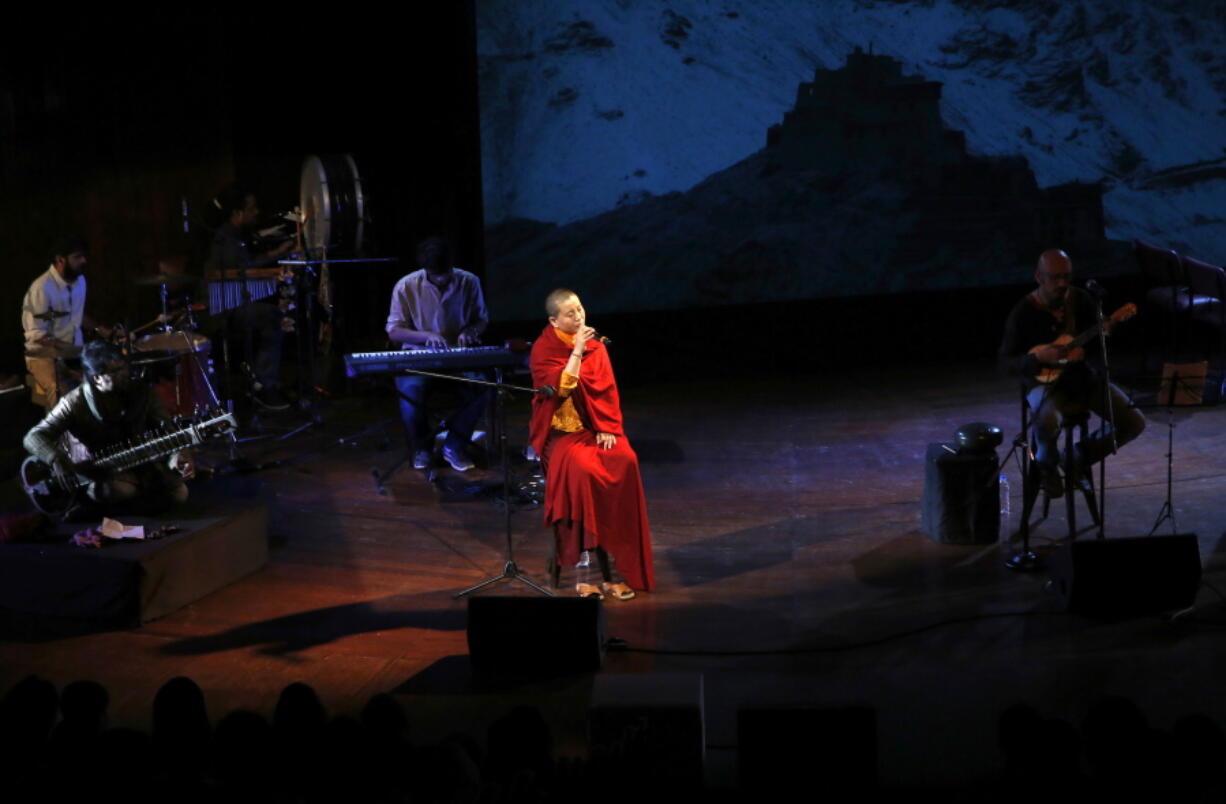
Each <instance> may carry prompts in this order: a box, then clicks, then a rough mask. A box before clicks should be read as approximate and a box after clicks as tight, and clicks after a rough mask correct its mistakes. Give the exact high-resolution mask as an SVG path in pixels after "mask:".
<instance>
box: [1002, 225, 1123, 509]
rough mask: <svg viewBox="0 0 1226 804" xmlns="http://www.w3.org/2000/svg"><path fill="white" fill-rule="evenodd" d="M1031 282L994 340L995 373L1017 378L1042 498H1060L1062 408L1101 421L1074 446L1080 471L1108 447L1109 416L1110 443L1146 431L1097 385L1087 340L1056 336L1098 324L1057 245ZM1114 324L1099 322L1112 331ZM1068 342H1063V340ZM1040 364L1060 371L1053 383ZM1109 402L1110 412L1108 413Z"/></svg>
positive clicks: (1115, 393) (1118, 395) (1097, 370)
mask: <svg viewBox="0 0 1226 804" xmlns="http://www.w3.org/2000/svg"><path fill="white" fill-rule="evenodd" d="M1034 279H1035V282H1036V283H1037V284H1038V287H1036V288H1035V289H1034V290H1033V291H1031V292H1030V293H1028V294H1026V296H1024V297H1023V298H1022V299H1021V300H1020V301H1019V302H1018V303H1017V304H1016V305H1014V307H1013V310H1012V311H1010V313H1009V317H1008V319H1006V321H1005V333H1004V338H1003V339H1002V341H1001V344H1000V352H999V361H1000V367H1001V369H1002V371H1003V372H1004V373H1006V374H1009V375H1011V376H1014V377H1020V378H1021V381H1022V383H1023V385H1024V387H1025V388H1026V400H1027V402H1028V403H1029V405H1030V410H1031V437H1032V438H1033V440H1034V443H1035V445H1036V450H1035V461H1036V462H1037V463H1038V465H1039V468H1040V472H1041V473H1042V477H1043V487H1044V489H1045V490H1046V491H1047V493H1048V496H1049V497H1059V496H1061V495H1062V494H1063V493H1064V486H1063V484H1062V483H1061V480H1060V475H1059V468H1058V467H1059V463H1060V451H1059V447H1058V446H1057V443H1056V440H1057V437H1058V436H1059V433H1060V418H1061V415H1062V414H1064V413H1076V412H1080V411H1084V410H1087V409H1088V410H1091V411H1093V412H1094V413H1096V414H1098V415H1099V416H1100V417H1101V418H1102V421H1103V425H1102V427H1100V428H1099V429H1098V430H1096V431H1095V432H1094V433H1092V434H1091V435H1090V436H1089V438H1087V439H1086V441H1084V442H1082V443H1080V444H1078V445H1077V460H1078V466H1079V468H1080V470H1081V471H1082V472H1085V471H1087V470H1088V469H1089V467H1090V466H1091V465H1093V464H1094V463H1096V462H1097V461H1100V460H1102V459H1103V458H1105V457H1106V456H1107V455H1108V454H1110V453H1111V451H1112V437H1111V426H1110V424H1109V422H1110V421H1111V419H1112V418H1114V420H1115V425H1116V428H1117V429H1116V433H1115V439H1114V440H1115V443H1116V444H1118V445H1119V446H1123V445H1124V444H1127V443H1128V442H1129V441H1131V440H1133V439H1134V438H1136V437H1137V436H1139V435H1140V434H1141V431H1142V430H1144V429H1145V417H1144V416H1142V415H1141V414H1140V412H1139V411H1137V410H1136V409H1135V408H1133V407H1131V406H1130V405H1129V404H1128V397H1127V396H1125V394H1124V393H1123V392H1122V391H1120V389H1119V388H1116V387H1115V386H1114V385H1110V384H1108V383H1106V382H1104V380H1103V377H1102V375H1101V367H1100V366H1099V365H1098V364H1097V362H1098V361H1097V360H1096V358H1097V357H1098V356H1099V351H1098V350H1097V349H1096V348H1094V347H1095V344H1094V343H1093V342H1090V343H1087V344H1086V348H1085V350H1084V355H1085V356H1086V357H1087V359H1081V358H1082V352H1081V350H1070V349H1069V348H1068V347H1067V346H1064V345H1058V344H1056V343H1055V341H1057V340H1060V339H1061V336H1073V335H1077V334H1079V333H1082V332H1084V331H1085V330H1087V329H1090V328H1092V327H1094V326H1095V325H1096V324H1097V317H1096V314H1095V308H1094V302H1093V300H1092V299H1091V298H1090V294H1088V293H1086V292H1085V291H1084V290H1081V289H1080V288H1074V287H1073V286H1072V280H1073V262H1072V260H1070V259H1069V256H1068V254H1065V253H1064V252H1063V251H1061V250H1060V249H1048V250H1047V251H1044V252H1043V253H1042V254H1041V255H1040V256H1039V264H1038V267H1037V268H1036V269H1035V272H1034ZM1113 324H1114V321H1107V322H1106V331H1107V333H1108V334H1110V333H1111V329H1112V327H1113ZM1066 340H1067V339H1066ZM1044 369H1056V370H1059V372H1060V373H1059V377H1058V379H1056V380H1055V381H1053V382H1048V383H1044V382H1040V379H1039V377H1040V374H1041V372H1042V371H1043V370H1044ZM1108 401H1109V404H1110V410H1108V407H1107V406H1108Z"/></svg>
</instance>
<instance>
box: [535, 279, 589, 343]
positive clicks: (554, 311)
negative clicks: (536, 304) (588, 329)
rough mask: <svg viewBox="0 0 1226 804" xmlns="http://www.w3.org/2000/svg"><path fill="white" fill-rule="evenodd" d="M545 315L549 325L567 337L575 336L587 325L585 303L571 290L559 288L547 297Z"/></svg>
mask: <svg viewBox="0 0 1226 804" xmlns="http://www.w3.org/2000/svg"><path fill="white" fill-rule="evenodd" d="M545 313H546V314H547V315H548V316H549V323H550V324H553V326H554V328H556V329H560V330H561V331H563V332H565V333H566V334H567V335H574V334H575V333H576V332H578V331H579V330H581V329H583V327H584V325H585V324H586V323H587V312H586V311H585V310H584V309H583V302H581V301H579V297H578V296H577V295H575V292H574V291H573V290H570V289H569V288H558V289H557V290H555V291H553V292H552V293H550V294H549V295H548V296H546V297H545Z"/></svg>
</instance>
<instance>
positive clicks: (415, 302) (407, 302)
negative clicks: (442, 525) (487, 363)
mask: <svg viewBox="0 0 1226 804" xmlns="http://www.w3.org/2000/svg"><path fill="white" fill-rule="evenodd" d="M417 263H418V265H420V266H422V267H421V268H419V269H418V270H416V271H413V272H412V273H410V274H407V275H406V276H404V277H402V278H401V279H400V281H399V282H397V283H396V287H395V288H394V289H393V290H392V304H391V310H390V311H389V312H388V315H387V336H388V337H389V338H391V339H392V340H393V341H395V342H396V343H398V344H400V346H401V348H402V349H440V348H446V347H456V346H476V345H477V344H479V343H481V333H483V332H485V328H486V327H487V326H489V321H490V317H489V313H488V312H487V311H486V309H485V296H484V295H483V294H482V293H481V280H480V279H478V278H477V277H476V276H475V275H474V274H471V273H469V272H468V271H465V270H463V269H461V268H456V267H454V266H453V265H452V254H451V245H450V244H449V243H448V242H447V240H445V239H444V238H442V237H431V238H428V239H427V240H423V241H422V242H421V243H420V244H419V245H418V246H417ZM455 373H456V374H457V375H459V376H464V377H470V378H474V379H487V375H486V373H485V372H480V371H476V372H474V371H468V372H455ZM444 382H447V381H446V380H439V379H432V378H430V377H423V376H421V375H416V374H405V375H402V376H399V377H397V378H396V390H397V391H399V392H400V415H401V418H402V419H403V420H404V426H405V431H406V434H407V436H408V439H409V449H411V450H412V451H413V466H414V467H415V468H417V469H425V468H426V467H427V466H429V465H430V461H431V459H432V456H433V449H432V446H433V445H432V444H431V443H430V442H429V438H430V432H429V421H428V418H429V410H428V409H427V407H426V396H427V393H428V392H429V391H430V389H431V387H433V386H436V385H437V384H439V383H444ZM449 385H451V386H452V388H453V390H454V391H455V392H456V393H457V394H458V395H459V397H460V403H459V408H458V409H457V410H456V412H455V413H453V414H452V415H450V416H448V417H447V438H446V439H445V440H444V442H443V459H444V460H445V461H447V463H449V464H450V465H451V468H452V469H455V470H456V471H457V472H467V471H468V470H469V469H472V468H473V466H474V464H473V462H472V460H471V459H470V458H469V455H468V444H469V442H470V441H471V440H472V435H473V428H475V427H476V425H477V420H478V419H479V418H481V411H482V409H483V408H484V406H485V401H486V398H487V393H486V390H485V389H484V388H482V387H481V386H476V385H468V384H466V383H459V382H455V383H449Z"/></svg>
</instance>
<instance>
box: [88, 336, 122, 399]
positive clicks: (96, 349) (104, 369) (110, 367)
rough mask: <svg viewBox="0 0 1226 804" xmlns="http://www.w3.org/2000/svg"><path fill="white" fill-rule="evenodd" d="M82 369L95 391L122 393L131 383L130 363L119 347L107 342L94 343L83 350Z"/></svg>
mask: <svg viewBox="0 0 1226 804" xmlns="http://www.w3.org/2000/svg"><path fill="white" fill-rule="evenodd" d="M81 367H82V368H84V369H85V376H87V377H89V381H90V383H91V384H92V385H93V386H94V389H95V390H97V391H101V392H102V393H111V392H112V391H122V390H124V389H126V388H127V387H128V385H129V384H130V383H131V372H130V371H129V369H128V361H126V360H124V358H123V353H122V352H120V351H119V347H117V346H115V345H114V344H112V343H108V342H107V341H92V342H90V343H87V344H86V345H85V348H84V349H83V350H81Z"/></svg>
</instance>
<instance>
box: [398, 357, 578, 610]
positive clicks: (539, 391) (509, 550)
mask: <svg viewBox="0 0 1226 804" xmlns="http://www.w3.org/2000/svg"><path fill="white" fill-rule="evenodd" d="M403 371H404V372H405V373H406V374H419V375H421V376H422V377H433V378H434V379H438V380H447V381H448V382H463V383H468V384H469V385H483V386H485V387H487V388H493V389H494V391H495V393H496V397H495V417H496V418H497V420H498V429H499V436H498V452H499V459H500V461H501V463H502V511H503V526H504V530H505V533H506V558H505V560H504V562H503V566H502V572H501V573H499V574H497V575H493V576H490V577H489V578H486V579H485V580H483V581H481V582H480V583H477V584H474V585H472V586H469V587H467V588H466V589H461V590H460V591H459V592H456V593H455V594H454V595H452V597H453V598H457V599H458V598H461V597H465V596H466V595H470V594H472V593H473V592H477V591H480V590H481V589H484V588H485V587H487V586H491V585H493V584H496V583H498V582H499V581H519V582H520V583H524V584H527V585H528V586H530V587H532V588H533V589H535V590H536V591H538V592H540V593H541V594H542V595H545V596H547V597H557V595H556V594H554V593H553V592H552V591H551V590H549V589H546V588H545V587H544V586H541V585H540V584H538V583H537V582H536V581H534V580H532V579H531V578H529V577H528V575H527V574H526V573H525V572H524V571H523V570H521V569H520V568H519V565H518V564H516V563H515V550H514V546H513V545H512V543H511V464H510V461H509V459H508V457H507V456H508V447H507V409H506V398H507V397H508V396H509V395H510V394H511V392H513V391H520V392H522V393H527V394H536V395H539V396H553V395H554V394H555V393H557V389H556V388H553V387H552V386H549V385H543V386H541V387H540V388H531V387H529V386H525V385H510V384H509V383H506V382H503V379H502V369H501V368H496V369H494V380H495V381H494V382H490V381H489V380H477V379H473V378H471V377H457V376H454V375H452V374H441V373H439V372H436V371H423V370H421V369H404V370H403Z"/></svg>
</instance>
